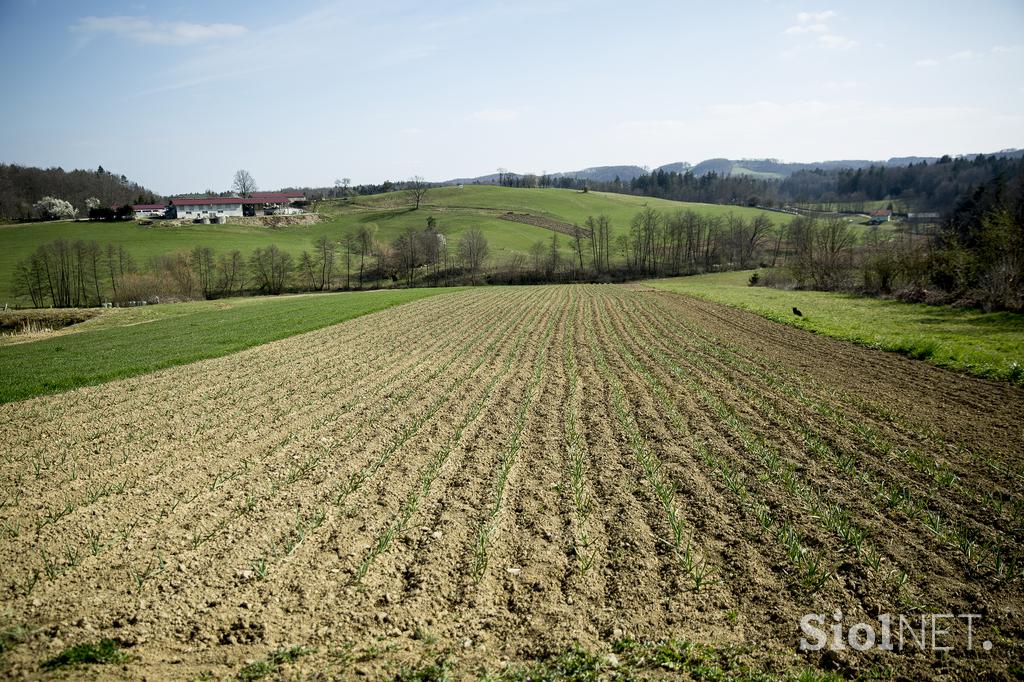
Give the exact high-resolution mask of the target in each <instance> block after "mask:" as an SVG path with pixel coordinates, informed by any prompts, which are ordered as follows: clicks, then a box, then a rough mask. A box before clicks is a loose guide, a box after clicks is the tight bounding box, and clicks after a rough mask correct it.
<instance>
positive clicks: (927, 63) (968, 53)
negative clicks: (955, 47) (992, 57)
mask: <svg viewBox="0 0 1024 682" xmlns="http://www.w3.org/2000/svg"><path fill="white" fill-rule="evenodd" d="M980 56H981V55H979V54H978V53H977V52H975V51H974V50H960V51H959V52H954V53H953V54H949V55H946V56H945V57H938V58H928V59H918V60H917V61H916V62H914V66H916V67H918V68H921V69H931V68H934V67H936V66H940V65H941V64H948V63H950V62H970V61H974V60H975V59H978V58H979V57H980Z"/></svg>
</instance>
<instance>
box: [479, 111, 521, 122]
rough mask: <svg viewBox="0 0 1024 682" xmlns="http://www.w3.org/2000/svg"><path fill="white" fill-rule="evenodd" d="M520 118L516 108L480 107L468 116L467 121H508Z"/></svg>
mask: <svg viewBox="0 0 1024 682" xmlns="http://www.w3.org/2000/svg"><path fill="white" fill-rule="evenodd" d="M518 118H519V112H518V111H516V110H515V109H480V110H479V111H474V112H473V113H471V114H470V115H469V116H467V117H466V120H467V121H483V122H485V123H508V122H510V121H515V120H516V119H518Z"/></svg>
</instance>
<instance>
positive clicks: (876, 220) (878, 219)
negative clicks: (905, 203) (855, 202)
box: [868, 208, 892, 225]
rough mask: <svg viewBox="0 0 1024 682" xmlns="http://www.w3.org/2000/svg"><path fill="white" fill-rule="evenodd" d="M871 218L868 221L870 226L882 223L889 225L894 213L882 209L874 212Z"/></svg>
mask: <svg viewBox="0 0 1024 682" xmlns="http://www.w3.org/2000/svg"><path fill="white" fill-rule="evenodd" d="M869 216H870V218H871V220H869V221H868V223H869V224H870V225H880V224H882V223H887V222H889V221H890V220H891V219H892V211H890V210H889V209H886V208H882V209H879V210H877V211H872V212H871V213H870V214H869Z"/></svg>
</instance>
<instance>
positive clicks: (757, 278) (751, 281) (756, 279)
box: [747, 270, 761, 287]
mask: <svg viewBox="0 0 1024 682" xmlns="http://www.w3.org/2000/svg"><path fill="white" fill-rule="evenodd" d="M760 281H761V275H760V273H758V272H757V271H756V270H755V271H754V274H752V275H751V276H750V279H749V280H747V284H748V285H749V286H752V287H756V286H757V284H758V282H760Z"/></svg>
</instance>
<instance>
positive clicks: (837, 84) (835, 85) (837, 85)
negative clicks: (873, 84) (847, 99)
mask: <svg viewBox="0 0 1024 682" xmlns="http://www.w3.org/2000/svg"><path fill="white" fill-rule="evenodd" d="M821 87H823V88H824V89H826V90H856V89H857V88H859V87H860V83H858V82H857V81H825V82H824V83H822V84H821Z"/></svg>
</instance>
